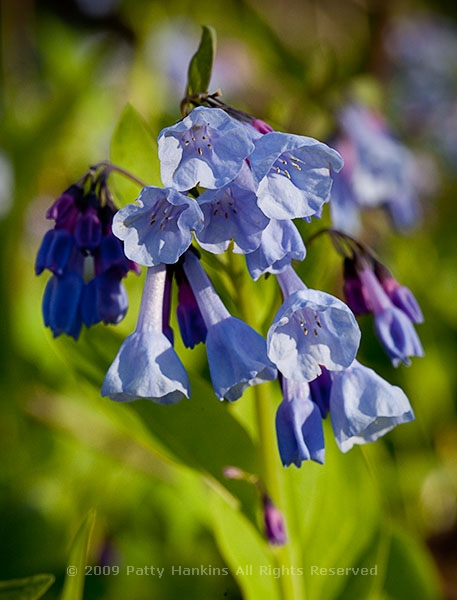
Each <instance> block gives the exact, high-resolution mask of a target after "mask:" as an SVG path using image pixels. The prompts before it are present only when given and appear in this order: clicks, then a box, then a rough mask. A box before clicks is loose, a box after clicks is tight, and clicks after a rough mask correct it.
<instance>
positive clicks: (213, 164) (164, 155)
mask: <svg viewBox="0 0 457 600" xmlns="http://www.w3.org/2000/svg"><path fill="white" fill-rule="evenodd" d="M158 143H159V159H160V168H161V177H162V181H163V183H164V185H166V186H169V187H174V188H176V189H177V190H181V191H185V190H190V189H192V188H194V187H196V186H202V187H205V188H211V189H217V188H220V187H223V186H225V185H227V184H228V183H230V181H232V180H233V179H234V178H235V177H236V176H237V175H238V173H239V172H240V169H241V167H242V166H243V163H244V161H245V159H246V158H247V157H248V156H249V155H250V154H251V152H252V151H253V150H254V144H253V142H252V140H251V136H250V135H249V131H248V129H247V127H245V126H244V125H243V124H241V123H240V122H239V121H237V120H236V119H233V118H232V117H230V116H229V115H228V114H227V113H226V112H225V111H223V110H222V109H220V108H206V107H204V106H198V107H197V108H194V109H193V110H192V111H191V112H190V114H189V115H187V116H186V117H184V119H182V120H181V121H179V122H178V123H176V124H175V125H172V126H171V127H166V128H165V129H163V130H162V131H161V132H160V134H159V142H158Z"/></svg>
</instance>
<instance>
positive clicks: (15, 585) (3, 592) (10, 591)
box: [0, 573, 55, 600]
mask: <svg viewBox="0 0 457 600" xmlns="http://www.w3.org/2000/svg"><path fill="white" fill-rule="evenodd" d="M54 580H55V577H54V575H50V574H48V573H43V574H40V575H32V576H31V577H23V578H21V579H10V580H9V581H0V600H38V598H42V597H43V596H44V594H45V593H46V592H47V590H48V589H49V588H50V587H51V585H52V584H53V583H54Z"/></svg>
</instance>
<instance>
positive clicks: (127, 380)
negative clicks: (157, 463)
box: [102, 106, 413, 466]
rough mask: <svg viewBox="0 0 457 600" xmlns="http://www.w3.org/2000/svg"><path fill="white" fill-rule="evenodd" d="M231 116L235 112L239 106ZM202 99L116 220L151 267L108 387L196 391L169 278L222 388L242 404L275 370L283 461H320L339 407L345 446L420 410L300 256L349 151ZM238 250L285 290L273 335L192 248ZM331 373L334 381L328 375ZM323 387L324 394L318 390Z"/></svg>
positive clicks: (255, 274) (162, 145)
mask: <svg viewBox="0 0 457 600" xmlns="http://www.w3.org/2000/svg"><path fill="white" fill-rule="evenodd" d="M232 114H233V113H232ZM232 114H231V113H230V112H229V111H225V110H223V109H222V108H218V107H216V108H214V107H211V108H208V107H203V106H199V107H197V108H195V109H193V110H192V111H191V112H190V114H188V115H187V116H185V117H184V118H183V119H182V120H181V121H179V122H178V123H177V124H175V125H173V126H171V127H167V128H165V129H164V130H163V131H162V132H161V133H160V135H159V158H160V163H161V176H162V180H163V182H164V184H165V187H162V188H161V187H155V186H154V187H153V186H149V187H145V188H144V189H143V190H142V192H141V194H140V195H139V197H138V200H137V202H136V203H135V204H132V205H129V206H126V207H125V208H123V209H121V210H120V211H119V212H118V213H117V214H116V215H115V217H114V222H113V231H114V233H115V234H116V235H117V236H118V237H119V238H120V239H121V240H123V241H124V245H125V253H126V255H127V256H128V257H129V259H130V260H132V261H135V262H137V263H139V264H143V265H145V266H147V267H148V274H147V279H146V286H145V290H144V292H143V300H142V304H141V310H140V316H139V320H138V325H137V328H136V330H135V332H134V333H133V334H131V335H130V336H129V337H128V338H127V339H126V340H125V342H124V343H123V345H122V347H121V349H120V351H119V353H118V356H117V357H116V359H115V361H114V362H113V364H112V365H111V367H110V369H109V371H108V373H107V375H106V378H105V381H104V384H103V389H102V393H103V394H104V395H107V396H109V397H111V398H113V399H114V400H133V399H135V398H138V397H142V398H148V399H150V400H152V401H154V402H158V403H170V402H176V401H178V400H180V399H181V398H183V397H189V396H190V394H191V392H190V386H189V381H188V379H187V375H186V374H185V370H184V367H183V365H182V364H181V362H180V361H179V359H178V358H177V355H176V353H175V351H174V349H173V336H172V333H171V329H170V324H169V315H170V298H171V294H170V290H169V286H170V284H171V282H172V280H175V281H176V283H177V285H178V296H177V297H178V306H177V317H178V324H179V329H180V332H181V337H182V339H183V342H184V344H185V345H186V346H187V347H189V348H192V347H194V346H195V345H196V344H198V343H200V342H203V343H205V345H206V352H207V358H208V364H209V371H210V376H211V380H212V384H213V388H214V391H215V394H216V396H217V397H218V398H219V399H220V400H224V399H225V400H228V401H230V402H233V401H235V400H237V399H238V398H240V396H241V395H242V394H243V392H244V391H245V389H246V388H247V387H249V386H253V385H257V384H261V383H263V382H266V381H270V380H273V379H276V378H278V379H279V381H280V384H281V389H282V392H283V402H282V403H281V404H280V406H279V409H278V413H277V420H276V424H277V435H278V444H279V450H280V454H281V457H282V460H283V463H284V464H285V465H289V464H291V463H294V464H296V465H297V466H299V465H300V464H301V461H302V460H304V459H309V458H311V459H313V460H317V461H318V462H323V460H324V443H323V431H322V418H325V416H326V415H327V413H330V418H331V420H332V423H333V426H334V430H335V435H336V438H337V441H338V443H339V444H340V447H341V449H342V450H343V451H346V450H348V449H349V448H350V447H351V446H352V445H353V444H355V443H364V442H368V441H372V440H374V439H376V438H377V437H379V436H380V435H383V434H384V433H385V432H387V431H389V430H390V429H391V428H392V427H394V426H395V425H397V424H399V423H403V422H406V421H408V420H411V419H412V418H413V414H412V410H411V407H410V406H409V403H408V400H407V398H406V396H405V395H404V394H403V392H401V390H399V389H398V388H395V387H393V386H390V385H389V384H388V383H387V382H385V381H384V380H383V379H382V378H381V377H379V376H378V375H377V374H376V373H374V372H373V371H371V370H370V369H368V368H366V367H363V366H362V365H361V364H360V363H358V362H357V361H356V355H357V351H358V347H359V342H360V329H359V327H358V324H357V321H356V319H355V316H354V314H353V312H352V311H351V309H350V308H349V307H348V306H347V305H346V304H345V303H344V302H342V301H341V300H339V299H338V298H335V297H334V296H331V295H330V294H327V293H325V292H322V291H319V290H313V289H309V288H308V287H307V286H306V285H305V284H304V283H303V281H302V280H301V279H300V278H299V277H298V275H297V274H296V272H295V271H294V269H293V267H292V261H293V260H296V259H298V260H303V258H304V257H305V252H306V251H305V246H304V244H303V241H302V238H301V236H300V235H299V233H298V229H297V227H296V225H295V223H294V219H304V220H305V221H309V220H310V219H311V218H312V217H320V216H321V212H322V208H323V205H324V204H325V203H326V202H327V201H328V200H329V196H330V190H331V185H332V179H331V172H333V173H336V172H337V171H338V170H340V169H341V166H342V160H341V157H340V155H339V154H338V153H337V152H336V151H335V150H333V149H331V148H329V147H328V146H326V145H325V144H322V143H320V142H318V141H316V140H313V139H311V138H307V137H304V136H297V135H291V134H285V133H281V132H277V131H273V130H272V129H271V127H269V126H268V125H267V124H265V123H263V122H262V121H260V120H256V119H250V120H249V119H238V118H236V116H237V113H235V117H234V116H232ZM194 241H196V242H197V243H198V244H199V246H200V247H201V248H202V249H203V250H204V251H207V252H211V253H215V254H219V253H223V252H225V251H226V250H228V248H229V246H230V247H231V249H232V250H233V252H235V253H238V254H243V255H244V256H245V259H246V265H247V269H248V271H249V273H250V275H251V277H252V278H253V279H254V280H257V279H258V278H259V277H260V276H261V275H263V274H265V273H271V274H273V275H275V276H276V278H277V281H278V284H279V287H280V289H281V292H282V296H283V303H282V305H281V306H280V308H279V310H278V311H277V313H276V315H275V317H274V319H273V321H272V323H271V326H270V328H269V330H268V332H267V335H266V339H264V338H263V337H262V336H261V335H260V334H259V333H257V332H256V331H255V330H254V329H252V328H251V327H250V326H249V325H248V324H247V323H245V322H243V321H242V320H240V319H238V318H236V317H234V316H233V315H231V314H230V313H229V311H228V310H227V308H226V306H225V305H224V303H223V302H222V300H221V298H220V297H219V295H218V294H217V292H216V290H215V288H214V286H213V284H212V282H211V280H210V279H209V277H208V275H207V274H206V273H205V270H204V268H203V266H202V264H201V262H200V260H199V253H198V251H197V250H196V249H195V247H194V246H193V245H192V244H193V242H194ZM324 383H325V385H324ZM318 390H319V395H318Z"/></svg>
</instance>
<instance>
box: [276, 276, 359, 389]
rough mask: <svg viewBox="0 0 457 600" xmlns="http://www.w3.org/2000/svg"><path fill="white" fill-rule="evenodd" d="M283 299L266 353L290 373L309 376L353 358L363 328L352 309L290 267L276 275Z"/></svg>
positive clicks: (301, 377) (294, 376)
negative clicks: (313, 287)
mask: <svg viewBox="0 0 457 600" xmlns="http://www.w3.org/2000/svg"><path fill="white" fill-rule="evenodd" d="M277 279H278V282H279V284H280V286H281V289H282V292H283V296H284V297H285V300H284V303H283V304H282V306H281V307H280V309H279V310H278V312H277V313H276V316H275V318H274V320H273V323H272V325H271V327H270V329H269V331H268V336H267V346H268V356H269V358H270V359H271V360H272V361H273V362H274V364H275V365H276V366H277V367H278V370H279V371H280V372H281V373H282V374H283V375H284V377H286V378H287V379H291V380H294V381H311V380H313V379H314V378H315V377H317V376H318V375H319V374H320V373H321V365H322V366H325V367H326V368H327V369H329V370H331V371H333V370H341V369H344V368H345V367H348V366H349V365H350V364H351V363H352V361H353V360H354V358H355V355H356V353H357V349H358V346H359V342H360V329H359V326H358V324H357V321H356V319H355V317H354V315H353V313H352V312H351V310H350V309H349V308H348V307H347V306H346V304H344V302H342V301H341V300H338V298H335V297H334V296H331V295H330V294H326V293H325V292H321V291H318V290H310V289H308V288H307V287H306V286H305V284H304V283H303V282H302V281H301V279H300V278H299V277H298V275H297V274H296V273H295V271H294V270H293V269H292V267H288V268H287V269H286V270H284V271H283V272H282V273H279V274H278V275H277Z"/></svg>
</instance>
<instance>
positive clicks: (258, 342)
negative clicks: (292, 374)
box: [183, 250, 277, 402]
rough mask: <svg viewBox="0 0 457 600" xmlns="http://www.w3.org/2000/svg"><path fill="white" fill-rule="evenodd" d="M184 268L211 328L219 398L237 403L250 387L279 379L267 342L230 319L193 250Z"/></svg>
mask: <svg viewBox="0 0 457 600" xmlns="http://www.w3.org/2000/svg"><path fill="white" fill-rule="evenodd" d="M183 267H184V272H185V274H186V277H187V279H188V281H189V283H190V285H191V287H192V291H193V293H194V295H195V298H196V300H197V303H198V307H199V309H200V312H201V315H202V317H203V320H204V322H205V325H206V328H207V334H206V352H207V356H208V364H209V370H210V375H211V381H212V383H213V388H214V391H215V393H216V395H217V397H218V398H219V399H220V400H223V399H224V398H225V399H226V400H229V401H230V402H233V401H234V400H237V399H238V398H239V397H240V396H241V395H242V394H243V392H244V390H245V389H246V388H247V387H249V386H251V385H257V384H259V383H263V382H265V381H269V380H272V379H275V378H276V375H277V371H276V369H275V366H274V365H273V364H272V363H271V361H270V360H269V358H268V356H267V349H266V343H265V340H264V338H263V337H262V336H261V335H260V334H258V333H257V332H256V331H254V329H252V327H250V326H249V325H247V324H246V323H244V322H243V321H241V320H240V319H238V318H236V317H233V316H231V315H230V313H229V312H228V310H227V309H226V307H225V306H224V304H223V302H222V300H221V299H220V298H219V296H218V295H217V293H216V291H215V290H214V288H213V286H212V284H211V282H210V280H209V278H208V276H207V275H206V273H205V271H204V270H203V267H202V266H201V264H200V261H199V259H198V258H197V257H196V256H195V254H194V253H193V252H192V251H190V250H189V251H188V252H186V254H185V256H184V262H183Z"/></svg>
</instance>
